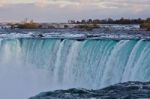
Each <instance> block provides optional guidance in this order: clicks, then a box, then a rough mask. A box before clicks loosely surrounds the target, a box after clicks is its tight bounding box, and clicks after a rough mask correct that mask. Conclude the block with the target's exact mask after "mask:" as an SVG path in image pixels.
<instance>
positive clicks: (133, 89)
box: [29, 82, 150, 99]
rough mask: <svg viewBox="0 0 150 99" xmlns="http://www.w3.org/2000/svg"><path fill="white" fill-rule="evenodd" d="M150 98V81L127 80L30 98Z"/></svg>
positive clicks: (46, 93)
mask: <svg viewBox="0 0 150 99" xmlns="http://www.w3.org/2000/svg"><path fill="white" fill-rule="evenodd" d="M141 98H144V99H145V98H147V99H150V82H126V83H120V84H116V85H112V86H109V87H107V88H104V89H100V90H86V89H69V90H56V91H54V92H43V93H40V94H39V95H37V96H35V97H31V98H29V99H141Z"/></svg>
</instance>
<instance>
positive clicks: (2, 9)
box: [0, 0, 150, 22]
mask: <svg viewBox="0 0 150 99" xmlns="http://www.w3.org/2000/svg"><path fill="white" fill-rule="evenodd" d="M149 9H150V0H0V21H2V22H16V21H17V22H19V21H22V20H24V19H25V18H28V19H33V20H35V21H37V22H67V20H81V19H89V18H91V19H105V18H114V19H118V18H121V17H125V18H130V19H131V18H148V17H150V10H149Z"/></svg>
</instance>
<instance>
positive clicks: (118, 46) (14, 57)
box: [0, 39, 150, 99]
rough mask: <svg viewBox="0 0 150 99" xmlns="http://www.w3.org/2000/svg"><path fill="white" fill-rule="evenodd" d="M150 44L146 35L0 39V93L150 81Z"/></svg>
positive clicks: (17, 95)
mask: <svg viewBox="0 0 150 99" xmlns="http://www.w3.org/2000/svg"><path fill="white" fill-rule="evenodd" d="M149 48H150V41H146V40H118V41H117V40H85V41H77V40H67V39H64V40H59V39H0V81H1V84H0V88H1V89H0V97H1V98H2V99H26V98H27V97H30V96H32V95H34V94H37V93H39V92H42V91H48V90H55V89H64V88H78V87H80V88H88V89H99V88H103V87H106V86H109V85H112V84H116V83H119V82H126V81H149V80H150V61H149V60H150V49H149ZM8 94H9V95H8Z"/></svg>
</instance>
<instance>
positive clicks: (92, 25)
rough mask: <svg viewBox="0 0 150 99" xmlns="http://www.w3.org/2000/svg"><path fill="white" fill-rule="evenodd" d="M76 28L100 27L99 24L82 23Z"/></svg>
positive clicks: (89, 28) (90, 28) (91, 28)
mask: <svg viewBox="0 0 150 99" xmlns="http://www.w3.org/2000/svg"><path fill="white" fill-rule="evenodd" d="M75 28H78V29H82V30H88V31H90V30H93V29H95V28H99V26H98V25H97V24H81V25H78V26H76V27H75Z"/></svg>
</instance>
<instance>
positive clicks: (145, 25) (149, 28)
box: [140, 22, 150, 31]
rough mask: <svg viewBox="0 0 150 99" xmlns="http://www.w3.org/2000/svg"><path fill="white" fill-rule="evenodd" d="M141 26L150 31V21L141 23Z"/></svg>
mask: <svg viewBox="0 0 150 99" xmlns="http://www.w3.org/2000/svg"><path fill="white" fill-rule="evenodd" d="M140 27H141V28H143V29H146V30H148V31H150V22H144V23H142V24H141V25H140Z"/></svg>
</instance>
